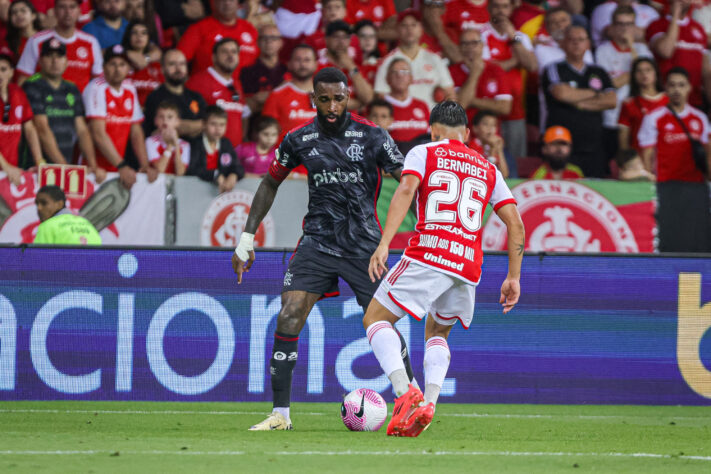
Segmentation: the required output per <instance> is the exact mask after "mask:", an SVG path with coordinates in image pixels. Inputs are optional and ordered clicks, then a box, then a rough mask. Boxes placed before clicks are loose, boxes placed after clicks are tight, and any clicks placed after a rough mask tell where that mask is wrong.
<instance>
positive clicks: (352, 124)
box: [269, 112, 404, 258]
mask: <svg viewBox="0 0 711 474" xmlns="http://www.w3.org/2000/svg"><path fill="white" fill-rule="evenodd" d="M347 114H348V117H346V121H345V123H344V124H343V127H342V128H341V130H340V131H339V132H338V134H337V135H328V134H326V133H324V132H323V131H322V130H321V128H320V127H319V125H318V119H317V118H316V117H314V118H313V119H312V120H310V121H309V122H307V123H306V124H304V125H302V126H301V127H298V128H296V129H294V130H292V131H290V132H289V133H288V134H287V135H286V136H285V137H284V140H283V141H282V142H281V145H280V146H279V149H278V150H277V156H276V160H275V161H274V162H273V163H272V166H271V167H270V169H269V173H270V174H271V176H272V177H273V178H275V179H277V180H279V181H281V180H283V179H284V178H285V177H286V176H287V175H288V174H289V171H291V170H292V169H294V168H296V167H297V166H298V165H304V167H306V170H307V171H308V180H309V207H308V212H307V214H306V217H305V218H304V224H303V232H304V235H303V237H302V239H301V242H300V245H303V246H308V247H313V248H316V249H317V250H320V251H322V252H326V253H329V254H331V255H335V256H338V257H351V258H363V257H370V255H371V254H372V253H373V252H374V251H375V249H376V247H377V246H378V243H379V242H380V237H381V232H382V231H381V228H380V222H379V221H378V216H377V214H376V211H375V206H376V202H377V200H378V195H379V194H380V183H381V179H382V178H381V172H380V171H381V170H384V171H385V172H387V173H392V172H393V171H396V170H399V169H401V168H402V165H403V161H404V158H403V156H402V154H401V153H400V152H399V151H398V149H397V147H396V146H395V142H394V141H393V139H392V138H390V135H389V134H388V132H386V131H385V130H383V129H382V128H379V127H378V126H377V125H375V124H374V123H372V122H370V121H369V120H366V119H364V118H363V117H360V116H358V115H355V114H351V113H348V112H347Z"/></svg>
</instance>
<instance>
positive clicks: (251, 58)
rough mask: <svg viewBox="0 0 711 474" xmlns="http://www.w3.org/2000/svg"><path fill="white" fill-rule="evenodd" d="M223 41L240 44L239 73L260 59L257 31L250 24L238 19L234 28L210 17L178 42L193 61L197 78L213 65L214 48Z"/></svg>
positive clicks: (193, 27)
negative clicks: (241, 69) (197, 74)
mask: <svg viewBox="0 0 711 474" xmlns="http://www.w3.org/2000/svg"><path fill="white" fill-rule="evenodd" d="M222 38H232V39H234V40H235V41H237V44H238V45H239V67H238V68H237V70H236V71H238V70H239V69H240V68H243V67H247V66H251V65H252V64H254V62H255V61H256V60H257V57H258V56H259V48H258V47H257V30H256V28H254V26H252V24H251V23H250V22H248V21H246V20H242V19H240V18H238V19H237V22H236V23H235V24H234V25H232V26H227V25H224V24H223V23H220V22H219V21H218V20H217V19H216V18H214V17H211V16H210V17H207V18H205V19H203V20H200V21H198V22H197V23H195V24H193V25H190V27H189V28H188V29H187V30H186V31H185V34H184V35H183V36H182V37H181V38H180V42H179V43H178V49H179V50H181V51H182V52H183V54H184V55H185V57H186V58H187V59H188V61H192V73H193V75H194V74H195V73H199V72H202V71H204V70H205V69H207V68H208V67H210V66H212V47H213V46H214V45H215V43H217V42H218V41H220V40H221V39H222Z"/></svg>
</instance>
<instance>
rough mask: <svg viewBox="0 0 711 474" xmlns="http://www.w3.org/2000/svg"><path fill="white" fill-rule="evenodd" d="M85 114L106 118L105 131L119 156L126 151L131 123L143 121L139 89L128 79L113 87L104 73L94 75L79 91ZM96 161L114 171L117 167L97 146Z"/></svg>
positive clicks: (101, 166)
mask: <svg viewBox="0 0 711 474" xmlns="http://www.w3.org/2000/svg"><path fill="white" fill-rule="evenodd" d="M82 98H83V99H84V107H86V118H87V119H88V120H92V119H94V120H97V119H100V120H105V121H106V133H107V134H108V135H109V137H111V141H112V142H113V144H114V147H115V148H116V151H117V152H118V154H119V155H120V156H124V154H125V153H126V145H127V144H128V139H129V137H130V135H131V125H133V124H134V123H141V122H142V121H143V112H142V111H141V104H140V103H139V101H138V92H136V88H135V87H133V84H131V81H129V80H125V81H123V82H122V83H121V87H120V88H119V89H118V90H116V89H114V88H113V87H111V86H110V85H109V83H108V82H106V80H105V79H104V78H103V77H97V78H96V79H92V81H91V82H90V83H89V84H88V85H87V86H86V89H84V92H83V94H82ZM96 162H97V164H98V165H99V167H100V168H104V169H106V170H107V171H116V167H115V166H114V165H112V164H111V162H110V161H109V160H108V159H106V157H105V156H104V155H103V154H102V153H101V151H100V150H99V149H98V147H97V149H96Z"/></svg>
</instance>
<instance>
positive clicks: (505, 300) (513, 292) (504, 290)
mask: <svg viewBox="0 0 711 474" xmlns="http://www.w3.org/2000/svg"><path fill="white" fill-rule="evenodd" d="M520 296H521V285H520V284H519V282H518V280H516V279H514V278H507V279H506V280H504V283H503V284H502V285H501V298H499V303H501V305H502V306H503V307H504V314H506V313H508V312H509V311H511V310H512V309H513V308H514V306H516V303H518V299H519V297H520Z"/></svg>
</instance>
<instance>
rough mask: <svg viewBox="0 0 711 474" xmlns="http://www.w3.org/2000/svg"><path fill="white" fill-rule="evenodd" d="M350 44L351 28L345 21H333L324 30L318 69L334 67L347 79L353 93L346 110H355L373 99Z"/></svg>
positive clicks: (371, 88)
mask: <svg viewBox="0 0 711 474" xmlns="http://www.w3.org/2000/svg"><path fill="white" fill-rule="evenodd" d="M350 44H351V26H350V25H349V24H348V23H346V22H345V21H340V20H337V21H333V22H331V23H329V24H328V27H327V28H326V49H325V51H322V52H320V54H319V56H320V57H319V61H318V66H319V67H318V68H319V69H323V68H326V67H336V68H338V69H340V70H341V71H343V73H344V74H345V75H346V77H348V82H349V84H348V86H349V88H352V90H353V92H355V96H353V95H351V98H350V100H349V101H348V108H349V109H351V110H357V109H359V108H360V107H361V106H362V105H365V104H367V103H368V102H370V101H371V100H372V99H373V87H372V86H371V85H370V83H369V82H368V81H367V80H366V79H365V76H363V74H361V72H360V68H359V67H358V66H357V65H356V63H355V60H354V58H355V49H354V48H352V47H351V46H350Z"/></svg>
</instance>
